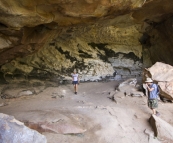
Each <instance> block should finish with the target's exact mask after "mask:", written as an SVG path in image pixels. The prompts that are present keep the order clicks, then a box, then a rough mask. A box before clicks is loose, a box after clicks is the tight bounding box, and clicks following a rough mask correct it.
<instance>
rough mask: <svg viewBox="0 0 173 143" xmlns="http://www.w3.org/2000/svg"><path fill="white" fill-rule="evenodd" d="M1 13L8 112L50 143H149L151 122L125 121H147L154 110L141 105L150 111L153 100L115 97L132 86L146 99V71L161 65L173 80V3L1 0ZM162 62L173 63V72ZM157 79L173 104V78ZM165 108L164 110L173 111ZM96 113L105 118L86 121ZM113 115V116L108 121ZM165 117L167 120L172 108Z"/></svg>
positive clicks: (1, 102)
mask: <svg viewBox="0 0 173 143" xmlns="http://www.w3.org/2000/svg"><path fill="white" fill-rule="evenodd" d="M0 13H1V16H0V93H1V94H0V96H1V99H0V112H1V113H4V114H8V115H12V116H14V117H15V118H16V119H18V120H19V121H21V122H22V123H24V124H25V125H26V126H28V127H30V128H31V129H34V130H37V131H38V132H40V134H43V135H45V136H46V138H47V142H48V143H57V142H61V143H65V142H71V143H73V142H74V143H77V142H79V143H82V142H83V143H85V142H90V143H97V142H99V143H108V142H109V143H115V142H117V143H125V142H130V143H131V142H145V143H146V142H148V140H147V139H146V137H145V136H146V135H144V134H143V133H141V130H142V128H143V126H140V125H139V123H141V124H146V123H145V122H144V120H141V121H140V122H139V121H136V122H137V123H136V124H137V125H138V126H139V128H138V127H134V125H132V124H134V122H131V123H130V122H128V121H126V120H125V118H128V117H127V116H126V114H127V115H129V117H130V118H131V119H133V118H135V119H134V120H139V119H140V118H143V119H146V118H147V115H148V114H149V110H147V107H146V109H144V107H143V106H137V107H136V108H135V107H134V105H136V104H137V103H138V102H140V103H141V104H145V105H146V106H147V103H146V100H144V99H143V97H142V98H139V99H135V98H133V99H131V100H130V99H127V101H128V102H129V105H126V102H125V101H124V102H122V101H119V99H121V100H122V99H123V98H124V96H123V97H122V96H121V97H120V96H118V97H117V98H118V99H117V98H116V99H114V97H115V96H114V95H115V93H116V92H118V91H117V89H118V87H119V88H120V85H121V83H125V84H126V83H127V82H126V81H128V83H130V84H132V85H133V83H135V85H136V84H138V88H139V91H140V92H141V93H144V94H145V91H144V89H143V87H142V84H143V82H144V80H145V79H144V73H146V72H148V71H147V69H148V68H150V67H152V66H153V65H155V64H156V66H155V67H157V68H158V70H161V71H163V73H169V75H170V76H171V74H170V73H172V72H171V71H172V67H170V66H173V56H172V55H173V48H172V45H173V1H172V0H164V1H162V0H64V1H63V0H46V1H45V0H39V1H34V0H21V1H17V0H8V1H5V0H1V2H0ZM158 63H164V64H167V65H169V71H168V70H164V66H163V67H162V69H161V68H159V66H157V64H158ZM157 68H156V69H157ZM166 68H168V66H165V69H166ZM153 69H154V68H153ZM74 70H76V71H77V73H78V76H79V79H80V84H79V85H78V87H79V89H78V90H79V93H78V94H77V95H75V94H74V91H73V85H72V84H71V83H72V77H71V75H72V73H73V72H74ZM156 71H157V70H156ZM156 71H154V72H156ZM163 73H162V72H159V73H157V74H163ZM147 74H148V73H147ZM148 75H149V76H153V78H154V76H155V75H154V74H152V73H150V74H148ZM165 78H166V79H167V77H166V76H165ZM169 79H172V78H171V77H169ZM129 80H130V81H129ZM154 81H155V82H157V84H159V86H160V87H162V84H163V83H160V82H164V86H169V85H171V87H170V89H169V90H171V97H170V96H169V97H168V96H167V94H168V93H167V92H162V94H164V97H161V99H162V102H169V103H170V102H172V101H173V96H172V94H173V92H172V88H173V83H172V82H171V83H170V84H168V83H167V82H170V81H172V80H164V79H162V80H161V78H160V79H157V77H156V76H155V78H154ZM136 82H137V83H136ZM132 89H133V88H132ZM167 90H168V89H167ZM75 93H76V92H75ZM141 93H140V94H141ZM122 94H123V95H125V97H126V96H127V95H128V93H127V92H126V91H123V93H122ZM119 95H121V94H119ZM99 96H100V97H99ZM130 96H133V94H131V95H130ZM99 98H100V100H99ZM127 98H128V97H127ZM131 98H132V97H131ZM166 98H167V100H166ZM89 99H90V100H89ZM65 100H66V101H65ZM107 100H108V101H107ZM56 102H57V104H58V105H56ZM142 102H145V103H142ZM68 103H69V105H68ZM119 103H121V104H123V105H124V107H122V108H123V109H120V108H121V106H119ZM116 106H117V107H116ZM165 106H166V107H162V108H161V110H166V108H171V107H170V105H165ZM167 106H168V107H167ZM129 108H132V109H134V110H130V109H129ZM137 108H140V109H141V110H143V112H144V113H143V114H142V113H138V112H140V111H141V110H139V109H137ZM82 110H83V111H82ZM93 110H94V111H93ZM96 110H98V111H96ZM118 110H120V111H121V110H122V112H123V113H121V112H119V111H118ZM90 111H93V112H94V113H93V114H98V116H97V117H95V118H94V116H87V115H88V114H89V112H90ZM106 111H107V112H108V114H109V116H110V115H111V117H110V118H109V117H108V116H106V117H104V119H103V120H101V119H100V117H101V116H103V115H104V114H106V113H105V112H106ZM101 112H102V113H101ZM85 114H87V115H85ZM132 114H133V115H134V116H132ZM36 115H38V116H36ZM56 115H57V116H56ZM164 115H167V117H168V118H167V119H166V121H168V119H169V117H171V115H172V110H170V111H169V112H166V113H164ZM139 116H140V117H139ZM114 118H116V120H115V122H114ZM163 118H164V117H163ZM164 119H165V118H164ZM119 120H122V121H119ZM87 121H88V122H91V124H89V123H88V122H87ZM123 121H124V122H125V124H124V123H123ZM109 122H110V124H109ZM169 123H170V124H172V125H173V121H172V120H170V121H169ZM55 124H56V125H57V126H58V127H56V126H55ZM106 124H107V125H106ZM111 124H113V125H112V126H113V127H110V128H111V129H110V130H109V129H108V127H109V126H111ZM66 127H67V128H66ZM140 127H141V128H140ZM148 128H149V129H150V127H148ZM85 129H86V130H87V131H86V130H85ZM0 130H1V129H0ZM111 130H116V131H115V132H116V133H115V134H114V133H113V131H111ZM78 131H79V132H78ZM104 131H105V132H104ZM119 132H121V133H119ZM130 132H131V134H130ZM137 132H140V133H139V135H135V136H134V139H131V138H132V137H131V135H132V134H133V133H134V134H135V133H137ZM104 133H105V134H104ZM148 134H149V133H148ZM150 135H151V134H150ZM114 136H115V137H116V140H113V137H114ZM2 140H3V139H2V138H1V131H0V142H1V141H2ZM149 140H151V139H149ZM170 141H173V139H172V140H171V139H170ZM2 143H5V139H4V142H3V141H2ZM15 143H17V142H15Z"/></svg>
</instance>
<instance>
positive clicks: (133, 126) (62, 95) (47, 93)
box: [0, 81, 173, 143]
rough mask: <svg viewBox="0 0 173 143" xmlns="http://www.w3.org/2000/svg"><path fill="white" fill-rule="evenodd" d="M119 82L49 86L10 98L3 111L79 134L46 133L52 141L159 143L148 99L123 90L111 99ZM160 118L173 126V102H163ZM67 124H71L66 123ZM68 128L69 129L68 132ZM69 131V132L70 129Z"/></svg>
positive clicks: (53, 142)
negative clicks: (57, 124) (58, 124)
mask: <svg viewBox="0 0 173 143" xmlns="http://www.w3.org/2000/svg"><path fill="white" fill-rule="evenodd" d="M118 83H119V82H117V81H110V82H91V83H81V84H80V85H79V91H78V94H77V95H75V94H74V92H73V85H71V84H67V85H61V86H58V87H48V88H46V89H45V90H43V92H41V93H39V94H38V95H30V96H24V97H20V98H15V99H8V105H7V106H3V107H0V112H1V113H5V114H8V115H12V116H14V117H15V118H16V119H18V120H20V121H30V122H35V123H36V122H37V123H39V122H49V123H54V122H60V121H62V122H63V121H65V122H66V123H68V125H72V127H69V128H68V127H67V128H68V129H67V130H68V131H69V130H70V131H73V132H75V131H76V132H79V133H65V134H63V133H55V132H42V134H44V135H45V136H46V137H47V140H48V143H148V142H149V143H157V142H159V141H157V139H154V138H150V137H149V136H148V135H147V134H146V133H145V131H148V132H151V133H152V128H151V127H150V125H149V122H148V119H149V118H150V116H151V110H150V109H149V108H148V107H147V98H146V97H145V96H144V97H131V96H125V95H123V94H121V93H119V94H117V95H116V96H115V98H116V101H117V102H115V101H113V100H111V99H110V98H108V97H110V94H109V93H110V92H111V91H114V90H115V87H116V86H117V85H118ZM158 111H159V112H160V113H161V115H160V118H162V119H164V120H165V121H167V122H168V123H170V124H171V125H173V118H172V117H173V104H172V103H164V102H161V101H160V102H159V107H158ZM66 125H67V124H66ZM67 130H66V131H67ZM68 131H67V132H68Z"/></svg>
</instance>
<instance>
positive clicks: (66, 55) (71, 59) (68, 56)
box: [55, 46, 76, 62]
mask: <svg viewBox="0 0 173 143" xmlns="http://www.w3.org/2000/svg"><path fill="white" fill-rule="evenodd" d="M55 49H57V50H58V51H59V52H60V53H61V54H64V55H65V57H66V58H67V59H70V61H71V62H74V61H76V58H74V57H72V56H70V52H68V51H65V52H64V51H63V50H62V48H61V47H57V46H56V47H55Z"/></svg>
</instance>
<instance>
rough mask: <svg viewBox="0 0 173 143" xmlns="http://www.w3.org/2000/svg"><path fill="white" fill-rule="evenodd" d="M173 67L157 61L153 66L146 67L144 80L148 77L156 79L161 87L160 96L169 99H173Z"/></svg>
mask: <svg viewBox="0 0 173 143" xmlns="http://www.w3.org/2000/svg"><path fill="white" fill-rule="evenodd" d="M172 75H173V67H172V66H170V65H168V64H165V63H161V62H156V63H155V64H154V65H153V66H152V67H150V68H148V69H145V71H144V78H143V81H145V80H146V78H147V77H150V78H152V79H153V80H154V81H156V82H157V83H158V85H159V88H160V96H161V97H163V98H166V99H169V100H173V76H172Z"/></svg>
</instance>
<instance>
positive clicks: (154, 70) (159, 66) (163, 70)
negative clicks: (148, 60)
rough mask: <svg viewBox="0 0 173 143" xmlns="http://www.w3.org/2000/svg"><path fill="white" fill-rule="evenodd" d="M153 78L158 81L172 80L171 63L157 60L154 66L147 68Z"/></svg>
mask: <svg viewBox="0 0 173 143" xmlns="http://www.w3.org/2000/svg"><path fill="white" fill-rule="evenodd" d="M147 71H148V72H149V74H151V78H152V79H153V80H155V81H158V82H170V81H172V80H173V76H172V75H173V67H172V66H171V65H168V64H165V63H161V62H156V63H155V64H154V65H153V66H151V67H150V68H148V69H147Z"/></svg>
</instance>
